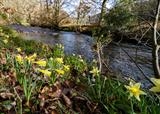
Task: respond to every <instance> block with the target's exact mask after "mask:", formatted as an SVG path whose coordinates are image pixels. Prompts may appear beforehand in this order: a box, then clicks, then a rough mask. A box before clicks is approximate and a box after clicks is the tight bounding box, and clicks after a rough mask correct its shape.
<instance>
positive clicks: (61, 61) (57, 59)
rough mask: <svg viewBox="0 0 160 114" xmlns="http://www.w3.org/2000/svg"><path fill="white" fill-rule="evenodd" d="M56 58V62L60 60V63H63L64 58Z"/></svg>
mask: <svg viewBox="0 0 160 114" xmlns="http://www.w3.org/2000/svg"><path fill="white" fill-rule="evenodd" d="M55 60H56V62H58V63H59V64H63V58H56V59H55Z"/></svg>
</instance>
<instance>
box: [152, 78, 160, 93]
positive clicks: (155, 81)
mask: <svg viewBox="0 0 160 114" xmlns="http://www.w3.org/2000/svg"><path fill="white" fill-rule="evenodd" d="M151 81H152V82H153V84H154V85H155V86H154V87H152V88H151V89H150V91H152V92H156V93H158V92H160V79H156V78H151Z"/></svg>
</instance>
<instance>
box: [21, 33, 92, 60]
mask: <svg viewBox="0 0 160 114" xmlns="http://www.w3.org/2000/svg"><path fill="white" fill-rule="evenodd" d="M20 35H21V36H22V38H24V39H26V40H36V41H39V42H43V43H46V44H49V45H51V46H53V45H55V44H57V43H61V44H63V45H64V51H65V53H66V54H77V55H82V56H83V57H84V58H85V59H87V60H92V59H93V58H94V56H93V52H92V50H91V44H92V43H93V40H92V38H91V37H90V36H87V35H83V34H77V33H74V32H55V33H54V34H44V33H33V32H32V33H30V32H23V33H20Z"/></svg>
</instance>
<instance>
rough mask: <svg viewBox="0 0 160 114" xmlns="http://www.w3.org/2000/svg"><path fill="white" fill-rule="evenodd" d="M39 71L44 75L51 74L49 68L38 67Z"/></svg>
mask: <svg viewBox="0 0 160 114" xmlns="http://www.w3.org/2000/svg"><path fill="white" fill-rule="evenodd" d="M38 71H39V72H41V73H43V74H44V75H45V76H51V73H52V72H50V71H49V70H42V69H38Z"/></svg>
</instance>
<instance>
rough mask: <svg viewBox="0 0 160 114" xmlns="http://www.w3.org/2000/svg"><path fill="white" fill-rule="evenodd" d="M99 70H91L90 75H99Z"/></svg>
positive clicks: (94, 68)
mask: <svg viewBox="0 0 160 114" xmlns="http://www.w3.org/2000/svg"><path fill="white" fill-rule="evenodd" d="M99 72H100V71H99V69H98V68H97V67H93V69H92V70H91V71H90V73H92V74H93V76H97V75H99Z"/></svg>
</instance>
